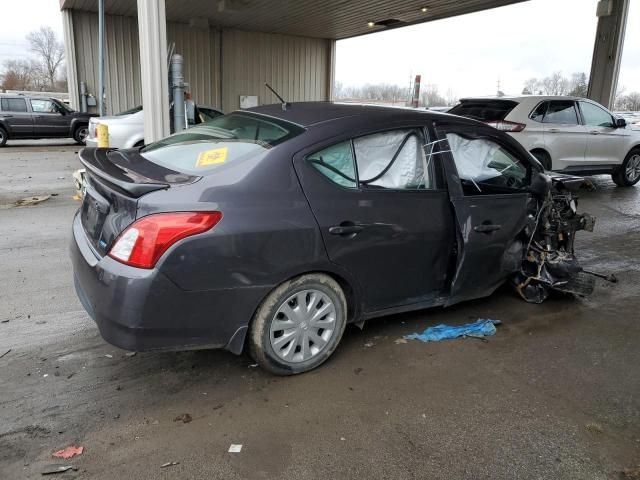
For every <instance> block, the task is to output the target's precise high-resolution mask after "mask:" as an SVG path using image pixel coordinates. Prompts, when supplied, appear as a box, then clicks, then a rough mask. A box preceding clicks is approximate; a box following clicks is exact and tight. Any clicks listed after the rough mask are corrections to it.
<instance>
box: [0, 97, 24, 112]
mask: <svg viewBox="0 0 640 480" xmlns="http://www.w3.org/2000/svg"><path fill="white" fill-rule="evenodd" d="M0 106H2V111H3V112H26V111H27V102H26V101H25V99H24V98H3V99H2V100H1V101H0Z"/></svg>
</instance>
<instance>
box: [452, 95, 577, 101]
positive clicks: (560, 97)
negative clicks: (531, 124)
mask: <svg viewBox="0 0 640 480" xmlns="http://www.w3.org/2000/svg"><path fill="white" fill-rule="evenodd" d="M482 100H491V101H512V102H513V101H515V102H522V101H523V100H536V101H541V100H588V99H587V98H582V97H574V96H571V95H519V96H515V95H513V96H511V95H510V96H503V97H498V96H495V95H494V96H486V97H465V98H461V99H460V101H461V102H475V101H482Z"/></svg>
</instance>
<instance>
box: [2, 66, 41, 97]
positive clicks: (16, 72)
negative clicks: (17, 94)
mask: <svg viewBox="0 0 640 480" xmlns="http://www.w3.org/2000/svg"><path fill="white" fill-rule="evenodd" d="M41 86H42V81H41V71H40V66H39V65H38V64H37V63H36V62H34V61H33V60H6V61H5V62H4V64H3V73H2V75H0V89H2V90H39V89H40V87H41Z"/></svg>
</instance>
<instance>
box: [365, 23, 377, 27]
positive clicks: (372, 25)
mask: <svg viewBox="0 0 640 480" xmlns="http://www.w3.org/2000/svg"><path fill="white" fill-rule="evenodd" d="M375 26H376V22H367V27H369V28H373V27H375Z"/></svg>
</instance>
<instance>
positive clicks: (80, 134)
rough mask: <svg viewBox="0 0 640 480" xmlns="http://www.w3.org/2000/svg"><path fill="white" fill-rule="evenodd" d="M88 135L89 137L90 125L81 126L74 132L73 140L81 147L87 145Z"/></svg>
mask: <svg viewBox="0 0 640 480" xmlns="http://www.w3.org/2000/svg"><path fill="white" fill-rule="evenodd" d="M88 135H89V126H88V125H79V126H77V127H76V129H75V130H74V131H73V139H74V140H75V141H76V142H77V143H79V144H81V145H86V143H87V136H88Z"/></svg>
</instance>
